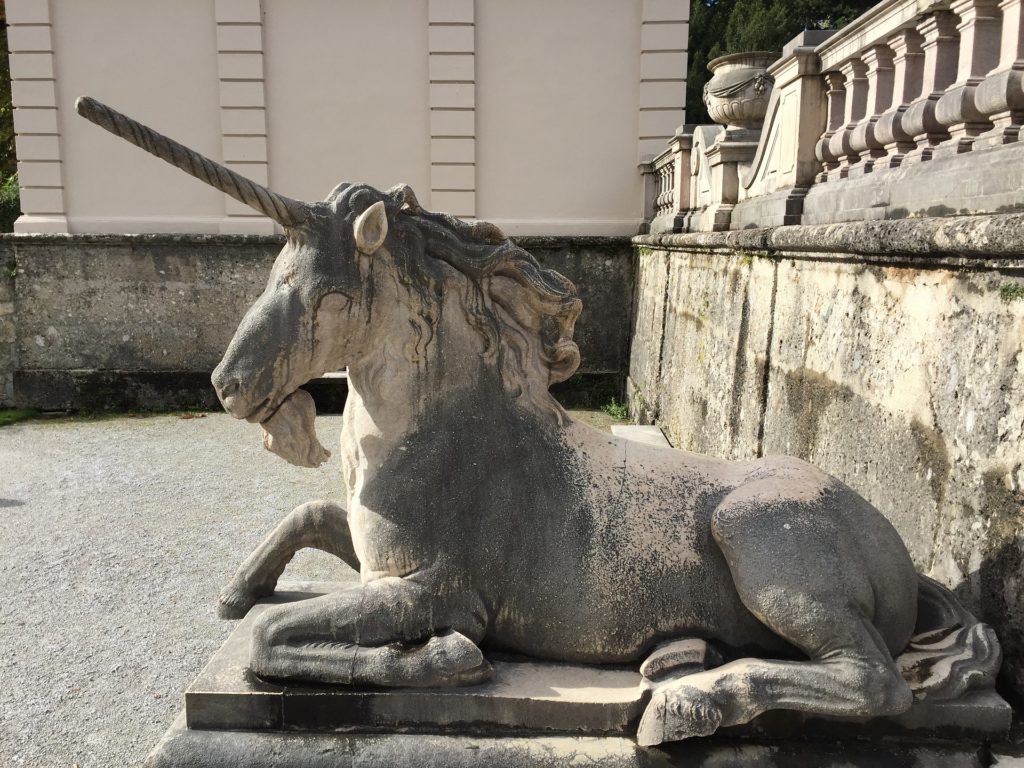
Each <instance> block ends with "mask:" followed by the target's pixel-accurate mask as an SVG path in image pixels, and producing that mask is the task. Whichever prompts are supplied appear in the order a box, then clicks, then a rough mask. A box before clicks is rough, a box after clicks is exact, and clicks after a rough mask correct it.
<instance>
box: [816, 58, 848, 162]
mask: <svg viewBox="0 0 1024 768" xmlns="http://www.w3.org/2000/svg"><path fill="white" fill-rule="evenodd" d="M825 83H826V91H825V98H826V99H827V106H826V108H825V109H826V115H827V117H826V122H825V125H826V126H827V127H826V128H825V132H824V133H823V134H821V138H820V139H818V143H817V144H816V145H815V147H814V156H815V157H817V158H818V160H820V161H821V166H822V170H821V173H819V174H818V175H817V176H816V177H815V178H814V180H815V181H817V182H822V181H827V180H828V178H829V174H830V173H832V172H833V171H835V170H836V169H838V168H839V158H838V157H837V156H836V155H834V154H832V150H831V149H829V142H830V141H831V139H832V137H833V136H834V135H835V134H836V131H838V130H839V129H840V128H841V127H842V125H843V117H844V115H845V112H846V87H845V85H844V81H843V76H842V74H841V73H839V72H826V73H825Z"/></svg>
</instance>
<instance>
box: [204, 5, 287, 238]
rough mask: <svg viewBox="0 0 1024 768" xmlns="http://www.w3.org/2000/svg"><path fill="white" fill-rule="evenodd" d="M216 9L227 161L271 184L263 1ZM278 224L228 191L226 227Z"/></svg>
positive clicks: (246, 230)
mask: <svg viewBox="0 0 1024 768" xmlns="http://www.w3.org/2000/svg"><path fill="white" fill-rule="evenodd" d="M215 13H216V21H217V74H218V77H219V79H220V124H221V148H222V151H223V158H224V165H226V166H227V167H228V168H230V169H231V170H233V171H236V172H238V173H240V174H242V175H243V176H245V177H246V178H249V179H252V180H253V181H255V182H257V183H259V184H263V185H269V183H270V179H269V168H268V163H267V104H266V88H265V81H264V67H263V7H262V2H261V0H216V3H215ZM275 227H276V225H275V224H274V222H272V221H271V220H270V219H268V218H267V217H266V216H262V215H260V214H259V213H257V212H256V211H254V210H253V209H252V208H249V207H248V206H246V205H244V204H243V203H239V202H238V201H237V200H234V199H232V198H230V197H227V196H225V218H224V221H223V223H222V224H221V232H223V233H235V234H272V233H273V232H274V231H275Z"/></svg>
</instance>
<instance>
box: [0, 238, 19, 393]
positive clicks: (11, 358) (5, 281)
mask: <svg viewBox="0 0 1024 768" xmlns="http://www.w3.org/2000/svg"><path fill="white" fill-rule="evenodd" d="M15 274H16V271H15V265H14V260H13V259H10V258H7V259H5V258H3V257H2V256H0V408H4V407H9V406H11V405H14V369H15V368H16V367H17V350H16V348H15V344H14V342H15V338H16V328H15V320H16V318H15V315H14V278H15Z"/></svg>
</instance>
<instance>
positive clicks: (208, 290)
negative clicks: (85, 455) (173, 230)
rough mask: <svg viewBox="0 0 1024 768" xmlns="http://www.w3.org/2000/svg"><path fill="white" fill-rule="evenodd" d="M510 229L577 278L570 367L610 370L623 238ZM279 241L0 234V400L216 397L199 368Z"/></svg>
mask: <svg viewBox="0 0 1024 768" xmlns="http://www.w3.org/2000/svg"><path fill="white" fill-rule="evenodd" d="M520 242H521V243H522V245H523V246H524V247H525V248H527V249H528V250H530V251H531V252H532V253H533V254H534V255H535V256H536V257H537V258H538V260H539V261H541V262H542V263H543V264H545V265H546V266H550V267H553V268H554V269H557V270H559V271H560V272H563V273H564V274H565V275H566V276H567V277H569V278H570V279H571V280H573V281H575V282H576V284H577V286H578V287H579V290H580V294H581V296H582V297H583V300H584V305H585V308H584V311H583V315H582V316H581V318H580V321H579V323H578V325H577V340H578V342H579V344H580V349H581V352H582V356H583V363H582V366H581V373H580V374H579V376H580V379H581V380H586V381H587V382H588V384H587V385H588V386H593V383H592V381H591V380H592V379H594V378H598V379H612V380H614V381H618V382H620V383H621V381H622V378H623V377H624V373H625V368H626V358H627V352H628V345H629V327H630V323H629V319H630V311H631V300H632V293H633V288H632V266H633V263H632V249H631V246H630V242H629V238H603V237H576V238H571V237H531V238H521V239H520ZM282 244H283V238H279V237H275V236H235V235H229V236H203V235H109V236H106V235H75V236H68V235H8V236H3V237H0V265H7V266H0V269H2V270H3V271H2V278H0V382H6V386H7V390H6V391H7V394H6V395H4V396H3V399H0V405H15V406H18V407H30V408H40V409H65V408H87V409H124V408H132V409H146V410H148V409H165V408H181V407H196V408H202V407H219V406H217V401H216V398H215V396H214V394H213V389H212V387H211V386H210V385H209V374H210V372H211V371H212V370H213V368H214V367H215V366H216V364H217V362H218V361H219V360H220V357H221V354H222V353H223V351H224V349H225V348H226V346H227V343H228V341H229V340H230V339H231V336H232V334H234V331H235V328H236V327H237V325H238V322H239V320H241V318H242V315H243V314H244V313H245V311H246V309H247V308H248V307H249V305H250V304H251V303H252V301H253V300H254V299H255V298H256V297H257V296H258V295H259V293H260V292H261V291H262V290H263V286H264V285H265V283H266V280H267V276H268V275H269V272H270V266H271V263H272V262H273V259H274V257H275V256H276V255H277V253H278V251H279V250H280V249H281V246H282ZM15 271H16V276H15V278H14V279H13V282H12V281H11V280H10V276H11V274H12V273H13V272H15ZM5 291H7V293H4V292H5ZM5 309H6V310H7V312H8V313H11V312H14V313H15V314H14V315H13V317H12V316H10V314H8V316H6V317H5V314H4V313H5ZM8 349H9V350H10V352H8V351H7V350H8ZM15 356H16V357H15ZM4 391H5V390H4V389H2V388H0V393H3V392H4Z"/></svg>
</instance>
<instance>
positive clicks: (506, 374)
mask: <svg viewBox="0 0 1024 768" xmlns="http://www.w3.org/2000/svg"><path fill="white" fill-rule="evenodd" d="M79 111H80V112H82V113H83V114H84V115H86V116H87V117H89V118H90V119H92V120H93V121H94V122H97V123H99V124H100V125H102V126H103V127H105V128H107V129H108V130H111V131H113V132H115V133H117V134H118V135H121V136H123V137H125V138H127V139H129V140H130V141H133V143H136V144H138V145H139V146H142V147H144V148H146V149H147V150H149V151H151V152H153V153H154V154H156V155H158V156H160V157H163V158H164V159H167V160H169V161H170V162H173V163H174V164H175V165H177V166H178V167H181V168H183V169H184V170H187V171H188V172H190V173H192V174H193V175H195V176H197V177H199V178H201V179H203V180H204V181H207V182H208V183H211V184H213V185H214V186H216V187H217V188H219V189H221V190H223V191H224V192H226V193H228V194H231V195H233V196H235V197H237V198H238V199H240V200H243V201H244V202H247V203H249V204H250V205H252V206H253V207H255V208H257V210H260V211H262V212H263V213H265V214H266V215H268V216H271V217H272V218H274V219H275V220H276V221H278V222H279V223H280V224H281V225H282V226H283V227H284V229H285V231H286V233H287V236H288V240H287V244H286V245H285V247H284V249H283V250H282V251H281V254H280V255H279V256H278V258H277V261H276V263H275V264H274V268H273V271H272V273H271V276H270V280H269V282H268V284H267V287H266V290H265V291H264V292H263V295H262V296H260V298H259V299H258V300H257V301H256V303H255V304H254V305H253V306H252V308H251V309H250V310H249V311H248V313H247V314H246V315H245V317H244V319H243V320H242V322H241V325H240V326H239V328H238V331H237V332H236V334H235V336H234V338H233V339H232V341H231V344H230V346H229V347H228V350H227V352H226V354H225V355H224V359H223V360H222V361H221V363H220V365H219V366H218V367H217V370H216V371H215V372H214V374H213V382H214V385H215V387H216V389H217V392H218V395H219V396H220V399H221V401H222V403H223V405H224V407H225V409H226V410H227V411H228V412H229V413H230V414H232V415H233V416H235V417H237V418H240V419H246V420H248V421H251V422H254V423H259V424H262V425H263V426H264V428H265V430H266V431H267V433H268V436H267V438H266V440H267V444H268V446H269V447H271V448H272V449H274V450H276V451H277V452H279V453H281V454H282V455H283V456H285V457H286V458H289V459H290V460H291V461H293V462H295V463H299V464H303V465H315V464H317V463H319V462H320V461H322V460H323V458H324V457H325V455H326V452H325V451H324V450H323V449H322V448H321V447H320V446H319V443H318V442H317V441H316V438H315V435H314V433H313V428H312V422H313V416H314V413H313V408H312V402H311V400H310V399H309V396H308V395H306V394H305V393H304V392H303V391H302V390H301V389H299V387H300V386H301V385H302V384H304V383H305V382H306V381H308V380H310V379H312V378H314V377H317V376H320V375H322V374H323V373H324V372H326V371H331V370H337V369H339V368H342V367H345V366H347V367H348V370H349V387H350V392H349V397H348V401H347V403H346V406H345V413H344V417H343V423H344V426H343V432H342V437H341V451H342V457H341V458H342V465H343V480H344V484H345V489H346V495H347V505H346V506H345V507H344V508H343V507H341V506H339V505H337V504H334V503H331V502H326V501H314V502H311V503H309V504H305V505H303V506H301V507H299V508H298V509H296V510H294V511H293V512H292V513H291V514H290V515H289V516H288V517H287V518H286V519H285V520H284V522H282V523H281V525H280V526H278V528H277V529H276V530H275V531H274V532H273V533H272V534H271V535H270V536H269V538H268V539H267V540H266V541H265V542H264V543H263V544H262V545H261V546H260V547H259V548H258V549H257V550H256V551H255V552H254V553H253V554H252V555H251V556H250V557H249V558H248V559H247V560H246V561H245V563H243V564H242V566H241V568H240V569H239V571H238V573H237V575H236V576H235V577H234V578H233V579H232V581H231V583H230V584H229V585H228V587H227V588H226V589H225V591H224V593H223V594H222V597H221V604H220V609H221V612H222V615H224V616H226V617H240V616H242V615H244V614H245V613H246V612H247V611H248V609H249V608H250V607H251V606H252V605H253V604H254V602H255V601H256V600H257V599H258V598H259V597H261V596H264V595H268V594H269V593H271V592H272V591H273V590H274V587H275V584H276V582H277V579H278V577H279V576H280V575H281V573H282V571H283V570H284V567H285V565H286V564H287V563H288V561H289V560H290V559H291V557H292V556H293V555H294V553H295V552H296V551H297V550H298V549H300V548H302V547H316V548H319V549H323V550H325V551H327V552H330V553H332V554H334V555H336V556H337V557H339V558H341V559H342V560H344V561H345V562H346V563H348V564H349V565H351V566H352V567H353V568H355V569H357V570H358V571H359V572H360V574H361V585H360V586H357V587H353V588H350V589H345V590H341V591H338V592H335V593H332V594H329V595H326V596H323V597H320V598H317V599H313V600H308V601H304V602H301V603H298V604H288V605H281V606H277V607H273V608H270V609H268V610H267V611H266V612H265V613H263V614H261V616H260V617H259V620H258V621H257V622H256V624H255V626H254V631H253V636H252V643H251V648H252V650H251V659H250V666H251V668H252V670H253V671H254V672H255V673H257V674H259V675H263V676H266V677H271V678H285V679H295V680H304V681H316V682H320V683H335V684H341V685H345V684H374V685H382V686H446V685H467V684H473V683H477V682H480V681H483V680H485V679H487V678H488V676H489V675H490V674H491V669H490V666H489V664H488V662H487V660H486V659H485V657H484V655H483V653H482V652H481V648H486V649H501V650H504V651H511V652H516V653H520V654H525V655H528V656H532V657H536V658H540V659H549V660H558V661H571V662H580V663H589V664H603V663H618V664H624V663H636V664H637V665H639V666H640V670H641V672H642V673H643V674H644V675H645V676H646V677H647V678H648V679H649V682H648V685H650V687H651V695H650V700H649V704H648V705H647V708H646V711H645V714H644V716H643V718H642V720H641V722H640V725H639V731H638V741H639V742H640V743H641V744H644V745H650V744H657V743H660V742H662V741H669V740H677V739H684V738H687V737H691V736H699V735H706V734H710V733H712V732H714V731H715V730H716V729H717V728H718V727H720V726H728V725H735V724H739V723H744V722H747V721H749V720H750V719H752V718H754V717H756V716H757V715H759V714H761V713H762V712H765V711H767V710H770V709H797V710H803V711H806V712H812V713H820V714H823V715H857V716H877V715H890V714H896V713H900V712H903V711H904V710H906V709H907V708H908V707H910V705H911V703H912V701H913V699H914V698H915V696H916V697H917V698H932V699H949V698H954V697H956V696H958V695H960V694H961V693H962V692H964V691H965V690H967V689H969V688H976V687H991V686H992V685H993V681H994V676H995V673H996V672H997V670H998V667H999V661H1000V653H999V646H998V643H997V641H996V639H995V636H994V634H993V632H992V630H991V629H990V628H988V627H987V626H985V625H984V624H980V623H979V622H978V621H977V620H976V619H975V618H974V617H973V616H971V615H970V614H969V613H968V612H967V611H966V610H965V609H964V608H963V607H962V606H961V605H960V604H959V603H958V602H957V600H956V598H955V597H954V596H953V595H952V594H951V593H950V592H949V591H948V590H946V589H945V588H943V587H941V586H939V585H938V584H936V583H935V582H933V581H931V580H929V579H927V578H925V577H923V576H919V575H917V574H916V573H915V571H914V568H913V565H912V564H911V561H910V557H909V556H908V554H907V550H906V547H905V546H904V544H903V542H902V541H901V540H900V538H899V536H898V535H897V533H896V531H895V530H894V529H893V528H892V526H891V525H890V524H889V523H888V522H887V521H886V519H885V518H884V517H883V516H882V515H881V514H880V513H879V512H878V511H877V510H875V509H874V508H873V507H872V506H871V505H870V504H869V503H868V502H867V501H865V500H864V499H863V498H861V497H860V496H858V495H857V494H856V493H854V492H853V491H852V490H851V489H850V488H848V487H847V486H846V485H844V484H843V483H841V482H839V481H838V480H836V479H835V478H833V477H830V476H828V475H826V474H825V473H823V472H821V471H820V470H818V469H816V468H815V467H813V466H811V465H809V464H807V463H805V462H803V461H800V460H798V459H795V458H788V457H770V458H763V459H757V460H751V461H738V462H730V461H723V460H720V459H715V458H710V457H707V456H701V455H696V454H692V453H687V452H684V451H679V450H674V449H661V448H655V447H650V446H646V445H642V444H638V443H632V442H629V441H626V440H621V439H617V438H615V437H612V436H609V435H606V434H603V433H601V432H598V431H596V430H594V429H591V428H590V427H587V426H585V425H583V424H580V423H578V422H576V421H574V420H572V419H571V418H570V417H569V416H568V415H567V414H566V412H565V411H564V410H563V409H562V408H561V407H560V406H559V404H558V403H557V402H556V401H555V400H554V399H553V398H552V397H551V396H550V394H549V393H548V387H549V385H550V384H552V383H553V382H557V381H561V380H563V379H565V378H567V377H568V376H570V375H571V374H572V372H573V371H574V370H575V368H576V366H577V365H578V362H579V352H578V350H577V348H576V345H575V344H574V343H573V341H572V335H573V325H574V323H575V320H576V318H577V316H578V315H579V312H580V306H581V305H580V301H579V299H578V297H577V295H576V291H575V288H574V287H573V285H572V284H571V283H570V282H569V281H568V280H566V279H565V278H564V277H562V276H561V275H559V274H557V273H555V272H553V271H551V270H547V269H544V268H542V267H541V266H540V265H539V264H538V263H537V262H536V261H535V260H534V259H533V258H532V257H531V256H530V255H529V254H528V253H526V252H525V251H523V250H522V249H521V248H519V247H517V246H516V245H515V244H514V243H512V242H511V241H510V240H508V239H506V238H505V237H504V236H503V235H502V234H501V233H500V232H499V231H498V230H497V229H496V228H495V227H493V226H491V225H488V224H483V223H474V224H468V223H464V222H461V221H459V220H456V219H454V218H452V217H449V216H446V215H443V214H437V213H430V212H428V211H425V210H424V209H423V208H422V207H421V206H420V205H419V204H418V202H417V200H416V197H415V195H414V194H413V193H412V191H411V190H410V189H409V188H408V187H404V186H400V187H396V188H394V189H391V190H389V191H387V192H380V191H378V190H376V189H373V188H372V187H369V186H367V185H364V184H352V185H350V184H342V185H340V186H338V187H337V188H336V189H335V190H334V191H333V192H331V194H330V195H329V196H328V197H327V198H326V199H325V200H324V201H323V202H319V203H299V202H297V201H294V200H288V199H287V198H283V197H281V196H279V195H276V194H275V193H273V192H271V191H270V190H267V189H265V188H263V187H260V186H259V185H256V184H254V183H253V182H251V181H248V180H246V179H243V178H242V177H239V176H237V175H236V174H234V173H233V172H231V171H229V170H228V169H225V168H222V167H221V166H218V165H217V164H215V163H212V162H211V161H209V160H207V159H205V158H202V157H200V156H198V155H196V154H195V153H193V152H191V151H190V150H187V149H186V148H184V147H181V146H180V145H177V144H174V143H173V142H170V141H169V140H168V139H165V138H164V137H162V136H160V135H159V134H156V133H155V132H153V131H150V130H149V129H147V128H145V127H144V126H141V125H139V124H137V123H135V122H134V121H130V120H129V119H128V118H126V117H124V116H123V115H120V114H118V113H116V112H114V111H113V110H110V109H109V108H106V107H104V106H103V105H100V104H98V103H97V102H94V101H92V100H87V99H83V100H80V102H79ZM684 640H685V641H689V642H688V643H680V642H678V641H684ZM694 644H696V645H697V646H698V647H702V646H704V645H705V644H706V646H710V647H711V648H713V650H714V651H715V652H705V653H702V654H699V655H700V656H701V657H702V658H703V659H705V660H709V659H715V662H714V663H711V664H708V666H710V668H697V669H696V670H695V669H694V666H693V664H692V659H693V654H692V653H690V654H685V653H683V654H679V653H678V649H679V648H680V647H681V646H686V647H689V648H691V649H692V648H693V647H694ZM718 657H721V658H718ZM680 658H682V659H684V660H686V659H689V661H690V662H691V663H687V664H680V663H679V659H680Z"/></svg>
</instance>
